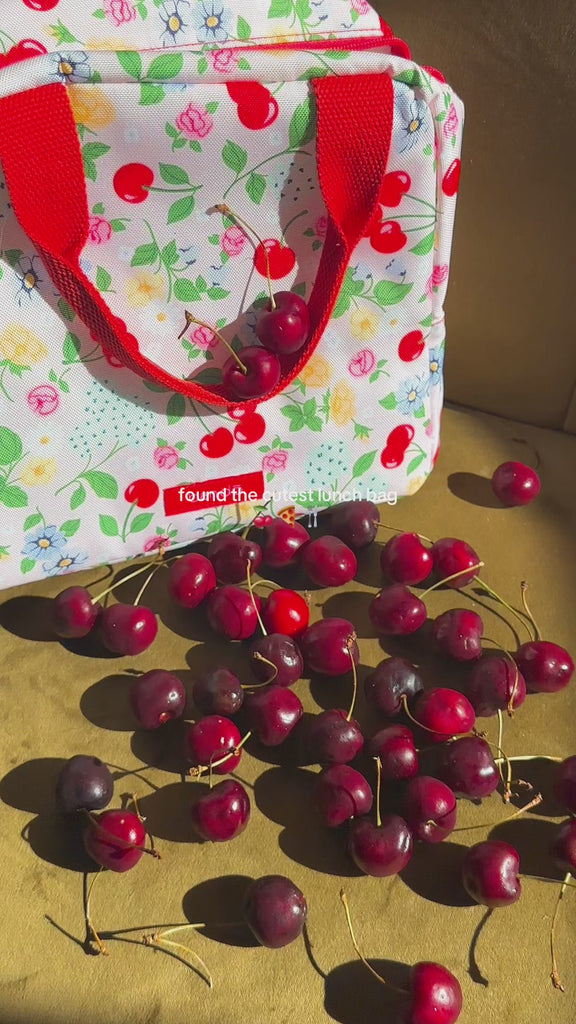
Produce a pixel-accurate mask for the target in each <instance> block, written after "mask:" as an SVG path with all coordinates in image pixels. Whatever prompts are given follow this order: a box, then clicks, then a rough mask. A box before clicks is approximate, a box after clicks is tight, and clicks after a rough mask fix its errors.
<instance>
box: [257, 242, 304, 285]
mask: <svg viewBox="0 0 576 1024" xmlns="http://www.w3.org/2000/svg"><path fill="white" fill-rule="evenodd" d="M266 253H268V259H266ZM254 266H255V267H256V270H257V271H258V273H259V274H261V275H262V277H268V270H270V277H271V278H272V280H273V281H280V280H281V278H283V277H286V276H287V275H288V274H290V273H291V272H292V271H293V270H294V267H295V266H296V255H295V253H294V252H293V251H292V249H290V248H289V247H288V246H287V245H282V242H279V241H277V240H276V239H275V238H266V239H264V241H263V242H262V243H261V244H260V245H259V246H258V248H257V249H256V252H255V254H254Z"/></svg>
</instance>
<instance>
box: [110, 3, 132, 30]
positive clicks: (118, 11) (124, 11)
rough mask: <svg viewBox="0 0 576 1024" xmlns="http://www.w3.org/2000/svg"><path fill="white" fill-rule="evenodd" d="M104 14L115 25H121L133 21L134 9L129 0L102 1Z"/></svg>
mask: <svg viewBox="0 0 576 1024" xmlns="http://www.w3.org/2000/svg"><path fill="white" fill-rule="evenodd" d="M104 14H105V15H106V17H107V18H109V19H110V21H113V22H114V24H115V25H123V24H124V23H125V22H126V21H134V20H135V18H136V8H135V6H134V4H133V3H131V2H130V0H104Z"/></svg>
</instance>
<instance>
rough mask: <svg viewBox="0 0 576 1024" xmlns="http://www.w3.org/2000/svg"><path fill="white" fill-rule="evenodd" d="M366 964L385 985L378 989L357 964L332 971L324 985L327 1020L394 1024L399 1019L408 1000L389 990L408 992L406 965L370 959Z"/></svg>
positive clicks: (375, 981)
mask: <svg viewBox="0 0 576 1024" xmlns="http://www.w3.org/2000/svg"><path fill="white" fill-rule="evenodd" d="M368 963H369V964H370V966H371V967H373V968H374V970H375V971H376V973H377V974H380V975H382V977H383V978H385V979H386V981H387V982H388V985H381V984H380V982H379V981H377V980H376V978H375V977H374V976H373V975H372V974H370V972H369V971H368V970H367V969H366V967H365V965H364V964H363V963H361V962H360V960H352V961H349V962H348V963H345V964H341V965H340V966H338V967H335V968H334V970H333V971H330V973H329V974H328V976H327V978H326V981H325V983H324V1009H325V1011H326V1013H327V1014H328V1016H329V1017H330V1019H331V1020H335V1021H338V1022H339V1024H364V1022H365V1021H382V1022H386V1024H397V1022H398V1021H399V1020H400V1019H401V1018H400V1016H399V1014H401V1012H402V1010H405V1008H406V1007H407V1005H408V999H407V996H403V995H400V993H399V992H394V991H393V990H392V988H390V986H391V985H394V986H395V987H397V988H399V989H405V990H408V989H409V987H410V971H411V968H410V967H409V966H408V964H401V963H398V962H397V961H394V960H377V959H375V958H373V957H370V958H368Z"/></svg>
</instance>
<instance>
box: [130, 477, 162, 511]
mask: <svg viewBox="0 0 576 1024" xmlns="http://www.w3.org/2000/svg"><path fill="white" fill-rule="evenodd" d="M124 497H125V499H126V501H128V502H129V503H130V504H131V505H137V506H138V508H152V505H155V504H156V502H157V501H158V498H159V497H160V488H159V487H158V484H157V483H156V481H155V480H135V481H134V483H132V484H130V485H129V486H128V487H127V488H126V490H125V491H124Z"/></svg>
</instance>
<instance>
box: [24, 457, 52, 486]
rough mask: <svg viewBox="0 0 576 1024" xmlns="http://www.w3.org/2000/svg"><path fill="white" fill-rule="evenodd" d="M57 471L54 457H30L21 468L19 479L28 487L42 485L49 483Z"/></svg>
mask: <svg viewBox="0 0 576 1024" xmlns="http://www.w3.org/2000/svg"><path fill="white" fill-rule="evenodd" d="M57 472H58V463H57V462H56V459H30V461H29V462H27V463H26V465H25V466H24V468H23V469H22V470H21V472H20V479H21V481H22V483H24V484H28V486H29V487H42V486H44V484H49V483H50V481H51V480H53V479H54V477H55V476H56V473H57Z"/></svg>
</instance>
